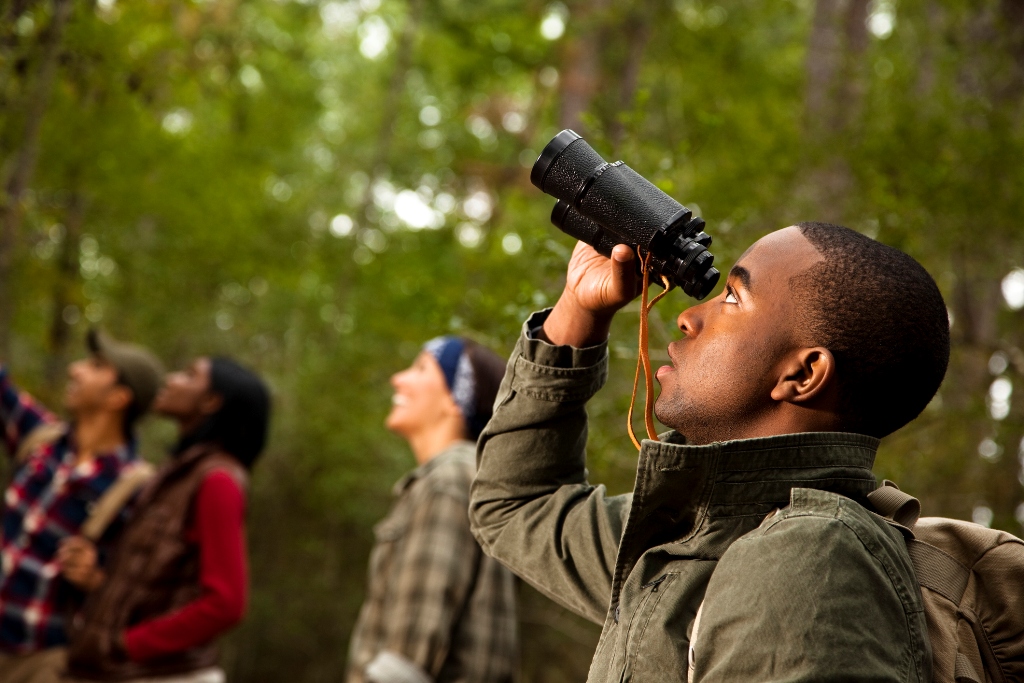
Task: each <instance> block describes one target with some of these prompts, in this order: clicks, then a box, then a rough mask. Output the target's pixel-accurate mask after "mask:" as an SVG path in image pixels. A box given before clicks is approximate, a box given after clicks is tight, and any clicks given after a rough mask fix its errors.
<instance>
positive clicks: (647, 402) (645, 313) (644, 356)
mask: <svg viewBox="0 0 1024 683" xmlns="http://www.w3.org/2000/svg"><path fill="white" fill-rule="evenodd" d="M636 255H637V256H638V257H640V267H641V269H642V270H643V291H642V292H641V294H640V342H639V355H638V357H637V359H636V374H635V375H633V395H632V396H631V397H630V399H629V413H628V414H627V416H626V429H628V430H629V438H630V440H631V441H632V442H633V445H634V446H636V449H637V450H640V441H639V440H638V439H637V438H636V434H635V433H634V432H633V404H634V403H636V392H637V389H638V388H639V385H640V368H643V371H644V426H645V427H646V428H647V438H648V439H651V440H652V441H657V440H658V435H657V434H656V433H655V431H654V387H653V385H654V379H653V378H652V377H651V356H650V352H649V351H648V348H647V347H648V340H647V326H648V317H649V315H650V312H651V309H652V308H654V304H656V303H658V302H659V301H660V300H661V298H662V297H663V296H665V295H666V294H668V291H669V290H670V289H672V284H671V283H670V282H669V281H668V278H666V277H665V276H664V275H662V276H661V281H662V283H663V284H664V285H665V291H663V292H661V293H660V294H658V296H656V297H654V298H653V299H651V301H650V303H648V301H647V289H648V287H650V284H651V282H650V271H649V270H648V264H649V262H650V259H651V255H650V253H648V254H647V256H644V255H643V254H642V253H640V247H637V250H636Z"/></svg>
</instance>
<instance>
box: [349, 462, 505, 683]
mask: <svg viewBox="0 0 1024 683" xmlns="http://www.w3.org/2000/svg"><path fill="white" fill-rule="evenodd" d="M475 469H476V452H475V448H474V445H473V444H471V443H469V442H460V443H459V444H457V445H455V446H453V447H452V448H449V449H448V450H447V451H445V452H444V453H442V454H440V455H438V456H437V457H435V458H434V459H433V460H431V461H429V462H428V463H426V464H424V465H423V466H421V467H419V468H417V469H416V470H414V471H413V472H411V473H410V474H408V475H406V476H405V477H403V478H402V479H401V480H400V481H399V482H398V483H397V484H396V485H395V488H394V494H395V496H396V498H397V500H396V501H395V504H394V505H393V506H392V508H391V511H390V513H389V514H388V516H387V517H386V518H385V519H384V520H383V521H382V522H380V523H379V524H377V526H376V527H374V534H375V536H376V539H377V542H376V545H375V546H374V549H373V552H372V554H371V556H370V572H369V584H368V587H367V595H366V600H365V602H364V603H363V608H362V611H361V612H360V615H359V621H358V623H357V624H356V628H355V631H354V632H353V635H352V643H351V650H350V652H349V673H348V682H349V683H364V682H366V681H368V680H369V679H368V677H367V675H366V669H367V666H369V665H370V664H371V662H373V661H374V659H375V658H377V657H378V656H380V655H381V654H382V653H388V654H389V656H390V655H397V656H398V659H399V660H401V661H404V662H405V663H406V664H409V665H412V666H413V667H415V670H418V672H416V671H415V670H414V671H413V673H412V674H411V676H410V675H407V676H405V677H391V678H390V680H388V678H389V677H388V676H378V677H377V680H375V681H374V682H373V683H391V681H399V680H429V681H438V682H444V683H454V682H456V681H457V682H459V683H483V682H485V681H486V682H487V683H510V682H511V681H515V680H516V679H517V678H518V643H517V633H516V614H515V580H514V578H513V576H512V574H511V573H510V572H509V571H508V570H507V569H505V568H504V567H502V566H501V565H500V564H498V562H497V561H495V560H493V559H491V558H490V557H487V556H486V555H484V554H483V552H482V551H481V550H480V546H479V545H477V542H476V540H475V539H474V538H473V536H472V534H471V533H470V530H469V514H468V509H469V487H470V484H471V483H472V481H473V475H474V471H475ZM392 659H394V658H393V657H392ZM417 673H418V674H419V676H418V677H417V676H416V674H417Z"/></svg>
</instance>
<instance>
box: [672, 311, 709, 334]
mask: <svg viewBox="0 0 1024 683" xmlns="http://www.w3.org/2000/svg"><path fill="white" fill-rule="evenodd" d="M705 306H707V304H706V303H704V304H699V305H697V306H690V307H689V308H687V309H686V310H685V311H683V312H682V313H680V314H679V317H678V318H676V326H677V327H679V331H680V332H682V333H683V334H685V335H686V336H687V337H696V336H697V335H698V334H700V331H701V330H702V329H703V328H704V307H705Z"/></svg>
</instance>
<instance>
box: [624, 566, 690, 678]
mask: <svg viewBox="0 0 1024 683" xmlns="http://www.w3.org/2000/svg"><path fill="white" fill-rule="evenodd" d="M678 576H679V575H678V574H675V573H667V574H662V575H661V576H659V577H657V578H655V579H654V580H652V581H649V582H647V583H645V584H644V585H642V586H641V587H640V588H641V590H642V591H643V595H642V597H640V600H639V601H638V603H637V607H636V609H634V610H633V614H632V615H631V616H630V617H629V621H628V625H627V631H626V638H625V658H624V665H623V669H622V675H621V677H620V679H619V680H620V681H622V682H623V683H625V682H626V681H633V682H635V683H646V682H647V681H650V682H651V683H654V682H655V681H657V682H658V683H671V682H672V681H680V682H685V681H686V673H687V668H686V656H687V648H686V647H685V643H682V644H680V643H676V642H675V639H673V638H672V631H673V629H674V626H673V625H672V623H671V622H672V621H673V618H672V616H673V613H674V611H675V609H674V608H675V607H677V605H675V602H676V601H675V600H673V598H672V597H671V596H669V598H668V599H667V600H666V599H665V596H666V594H668V593H671V592H672V588H673V586H674V584H675V582H676V579H677V578H678Z"/></svg>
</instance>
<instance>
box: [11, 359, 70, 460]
mask: <svg viewBox="0 0 1024 683" xmlns="http://www.w3.org/2000/svg"><path fill="white" fill-rule="evenodd" d="M0 422H2V423H3V428H4V434H3V436H4V445H5V446H6V447H7V454H8V455H10V456H11V457H14V455H15V454H16V453H17V452H18V447H19V446H21V442H22V441H23V440H24V439H25V437H27V436H28V435H29V434H31V433H32V432H33V430H35V429H36V427H39V426H40V425H42V424H44V423H56V422H58V420H57V416H56V415H54V414H53V413H51V412H50V411H49V410H47V409H46V408H44V407H43V406H41V405H39V404H38V403H36V401H35V400H34V399H33V398H32V397H31V396H29V395H28V394H27V393H25V392H23V391H19V390H18V388H17V387H16V386H14V384H13V383H12V382H11V380H10V377H9V376H8V374H7V367H6V366H3V365H0Z"/></svg>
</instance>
